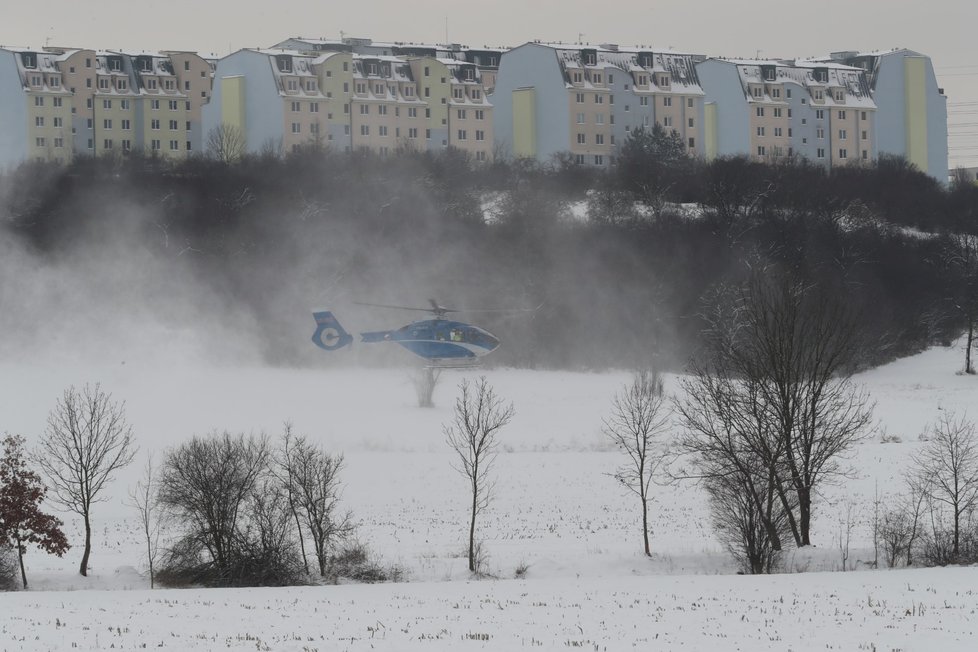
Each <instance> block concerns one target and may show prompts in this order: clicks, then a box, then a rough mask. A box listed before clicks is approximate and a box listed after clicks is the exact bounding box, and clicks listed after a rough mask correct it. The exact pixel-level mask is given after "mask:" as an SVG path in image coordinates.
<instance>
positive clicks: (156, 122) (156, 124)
mask: <svg viewBox="0 0 978 652" xmlns="http://www.w3.org/2000/svg"><path fill="white" fill-rule="evenodd" d="M159 128H160V121H159V120H155V119H154V120H151V121H150V129H153V130H159Z"/></svg>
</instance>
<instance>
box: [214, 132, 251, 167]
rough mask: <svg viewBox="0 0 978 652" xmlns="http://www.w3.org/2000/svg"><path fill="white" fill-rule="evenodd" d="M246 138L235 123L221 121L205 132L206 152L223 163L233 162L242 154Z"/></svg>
mask: <svg viewBox="0 0 978 652" xmlns="http://www.w3.org/2000/svg"><path fill="white" fill-rule="evenodd" d="M246 144H247V140H246V137H245V133H244V131H242V129H241V127H238V126H237V125H231V124H228V123H226V122H222V123H221V124H219V125H218V126H216V127H214V128H213V129H211V130H210V132H208V134H207V153H208V154H209V155H210V156H211V157H213V158H215V159H217V160H218V161H221V162H223V163H234V162H235V161H237V160H238V159H240V158H241V156H242V155H243V154H244V150H245V146H246Z"/></svg>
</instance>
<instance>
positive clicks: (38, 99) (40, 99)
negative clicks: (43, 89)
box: [34, 95, 44, 106]
mask: <svg viewBox="0 0 978 652" xmlns="http://www.w3.org/2000/svg"><path fill="white" fill-rule="evenodd" d="M34 106H44V96H42V95H35V96H34Z"/></svg>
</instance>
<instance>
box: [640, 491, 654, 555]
mask: <svg viewBox="0 0 978 652" xmlns="http://www.w3.org/2000/svg"><path fill="white" fill-rule="evenodd" d="M642 537H643V538H644V539H645V556H646V557H651V556H652V549H651V548H650V547H649V501H648V499H647V498H646V497H645V496H642Z"/></svg>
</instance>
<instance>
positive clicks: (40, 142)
mask: <svg viewBox="0 0 978 652" xmlns="http://www.w3.org/2000/svg"><path fill="white" fill-rule="evenodd" d="M44 143H45V141H44V138H41V137H38V138H35V139H34V144H35V145H37V146H38V147H44Z"/></svg>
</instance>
